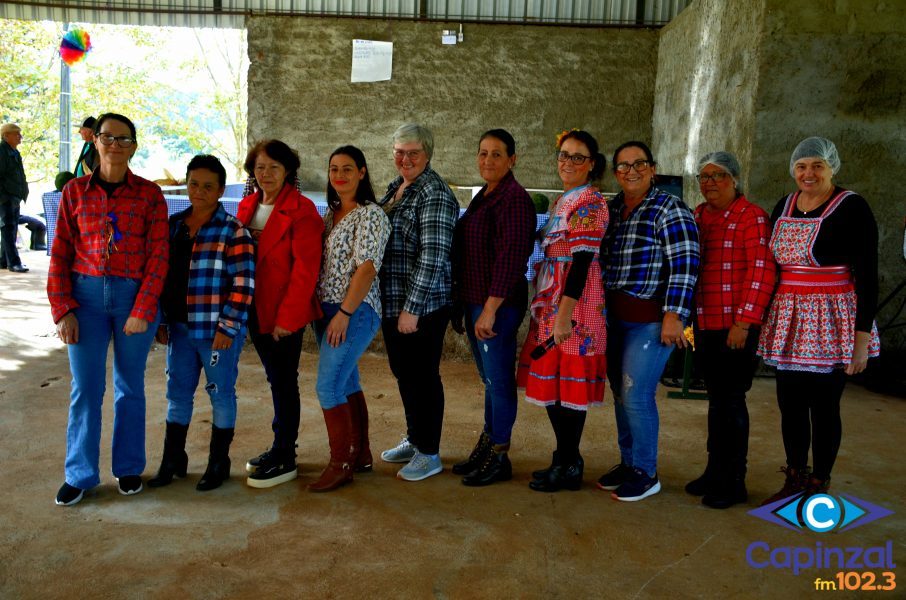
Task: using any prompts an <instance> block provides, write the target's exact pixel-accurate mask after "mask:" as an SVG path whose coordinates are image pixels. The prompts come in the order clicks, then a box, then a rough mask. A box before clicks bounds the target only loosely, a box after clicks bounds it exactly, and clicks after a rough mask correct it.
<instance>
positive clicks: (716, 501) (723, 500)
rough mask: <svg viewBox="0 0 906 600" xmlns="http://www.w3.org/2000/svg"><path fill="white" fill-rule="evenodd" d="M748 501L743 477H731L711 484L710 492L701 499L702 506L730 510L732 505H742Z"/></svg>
mask: <svg viewBox="0 0 906 600" xmlns="http://www.w3.org/2000/svg"><path fill="white" fill-rule="evenodd" d="M748 499H749V493H748V491H747V490H746V478H745V475H742V476H739V475H736V476H732V475H731V476H728V477H726V478H723V479H721V480H720V481H716V482H712V485H711V489H710V491H708V493H706V494H705V495H704V497H703V498H702V504H704V505H705V506H709V507H711V508H730V507H731V506H733V505H734V504H744V503H745V502H746V501H747V500H748Z"/></svg>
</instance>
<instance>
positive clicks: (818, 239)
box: [758, 137, 880, 504]
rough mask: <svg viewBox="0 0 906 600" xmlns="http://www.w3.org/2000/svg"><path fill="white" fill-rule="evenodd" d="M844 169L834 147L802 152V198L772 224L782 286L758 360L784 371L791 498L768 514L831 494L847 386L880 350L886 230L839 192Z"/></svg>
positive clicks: (862, 205) (806, 147)
mask: <svg viewBox="0 0 906 600" xmlns="http://www.w3.org/2000/svg"><path fill="white" fill-rule="evenodd" d="M839 168H840V157H839V155H838V154H837V148H836V147H835V146H834V144H833V142H831V141H830V140H827V139H824V138H820V137H811V138H807V139H805V140H803V141H802V142H800V143H799V145H798V146H796V149H795V150H794V151H793V155H792V157H791V158H790V175H792V176H793V178H794V179H795V180H796V185H797V186H798V188H799V190H798V191H797V192H795V193H793V194H790V195H789V196H787V197H786V198H784V199H783V200H781V201H780V202H779V203H778V204H777V206H776V207H775V208H774V212H773V214H772V215H771V220H772V222H773V224H774V230H773V234H772V235H771V241H770V246H771V251H772V252H773V254H774V259H775V260H776V261H777V264H778V266H779V267H780V272H779V285H778V287H777V291H776V293H775V295H774V300H773V302H772V304H771V308H770V311H769V313H768V316H767V319H766V321H765V325H764V328H763V329H762V332H761V339H760V340H759V344H758V354H759V355H761V357H762V358H764V362H765V363H766V364H767V365H770V366H774V367H776V368H777V403H778V404H779V406H780V417H781V430H782V434H783V445H784V448H785V450H786V463H787V464H786V467H784V468H782V469H781V470H782V471H783V472H784V473H785V474H786V481H785V483H784V485H783V488H782V489H781V490H780V491H779V492H777V493H776V494H774V495H773V496H771V497H770V498H768V499H767V500H765V501H764V503H763V504H771V503H773V502H777V501H779V500H781V499H783V498H787V497H789V496H793V495H795V494H798V493H799V492H805V493H806V494H807V495H811V494H816V493H823V492H825V491H827V489H828V487H829V486H830V478H831V469H832V468H833V466H834V461H835V460H836V458H837V451H838V450H839V448H840V440H841V437H842V424H841V420H840V396H841V395H842V394H843V387H844V385H845V384H846V376H847V375H855V374H856V373H861V372H862V371H863V370H865V367H866V364H867V362H868V359H869V358H870V357H875V356H877V355H878V352H879V349H880V342H879V340H878V331H877V327H876V326H875V324H874V318H875V312H876V310H877V302H878V225H877V223H876V222H875V218H874V215H873V214H872V211H871V208H870V207H869V206H868V203H867V202H866V201H865V199H864V198H863V197H862V196H860V195H858V194H856V193H855V192H851V191H849V190H845V189H843V188H841V187H839V186H836V185H834V183H833V181H832V178H833V176H834V174H836V172H837V171H838V170H839ZM810 445H811V449H812V458H813V460H814V463H813V464H814V468H813V469H811V470H810V468H809V467H808V466H807V463H808V452H809V446H810Z"/></svg>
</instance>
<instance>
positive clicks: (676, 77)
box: [652, 0, 764, 205]
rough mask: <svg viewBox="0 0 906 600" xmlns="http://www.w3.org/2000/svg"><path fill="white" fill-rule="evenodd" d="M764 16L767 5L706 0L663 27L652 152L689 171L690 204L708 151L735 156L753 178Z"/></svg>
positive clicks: (696, 199)
mask: <svg viewBox="0 0 906 600" xmlns="http://www.w3.org/2000/svg"><path fill="white" fill-rule="evenodd" d="M743 6H744V7H745V9H744V10H741V8H742V7H743ZM763 18H764V14H763V6H762V5H761V3H760V2H749V1H748V0H733V1H731V2H727V1H726V0H701V1H699V2H693V3H692V4H690V5H689V6H688V7H686V9H685V10H683V12H681V13H680V14H679V15H678V16H677V18H676V19H674V20H673V21H672V22H671V23H670V24H669V25H667V26H666V27H665V28H664V29H662V30H661V35H660V46H659V51H658V69H657V72H658V76H657V83H656V87H655V95H656V97H655V103H654V117H653V127H652V129H653V136H654V139H653V142H654V144H653V146H652V150H653V152H654V153H655V158H657V160H658V161H659V163H660V164H659V166H658V170H659V172H661V173H665V174H673V175H683V177H684V186H683V187H684V189H683V194H684V199H685V200H686V202H688V203H689V204H690V205H696V204H699V203H700V202H701V195H700V193H699V191H698V186H697V185H696V183H695V179H694V175H695V168H696V165H697V163H698V159H699V158H700V157H701V156H703V155H705V154H706V153H708V152H713V151H716V150H727V151H730V152H733V153H734V154H736V156H737V157H738V158H739V160H740V164H741V165H742V166H743V180H744V181H746V180H748V175H749V165H750V161H751V156H752V154H751V150H752V136H753V133H754V112H755V99H756V96H757V94H758V82H759V78H758V66H759V52H758V49H759V38H760V32H761V29H762V21H763Z"/></svg>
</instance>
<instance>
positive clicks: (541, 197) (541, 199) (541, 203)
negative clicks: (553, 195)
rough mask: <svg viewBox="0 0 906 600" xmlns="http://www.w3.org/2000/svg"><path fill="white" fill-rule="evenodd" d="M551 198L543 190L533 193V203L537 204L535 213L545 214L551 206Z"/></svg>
mask: <svg viewBox="0 0 906 600" xmlns="http://www.w3.org/2000/svg"><path fill="white" fill-rule="evenodd" d="M550 202H551V201H550V198H548V197H547V194H542V193H541V192H535V193H534V194H532V203H534V205H535V213H536V214H539V215H543V214H545V213H546V212H547V208H548V206H550Z"/></svg>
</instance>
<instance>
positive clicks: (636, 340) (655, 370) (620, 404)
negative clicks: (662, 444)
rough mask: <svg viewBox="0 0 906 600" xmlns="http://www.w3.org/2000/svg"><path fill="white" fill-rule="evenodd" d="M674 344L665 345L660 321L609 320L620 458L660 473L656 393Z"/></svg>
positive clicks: (609, 369)
mask: <svg viewBox="0 0 906 600" xmlns="http://www.w3.org/2000/svg"><path fill="white" fill-rule="evenodd" d="M672 350H673V346H665V345H664V344H662V343H661V322H660V321H656V322H654V323H634V322H631V321H622V320H620V319H614V318H610V319H608V320H607V379H609V380H610V389H611V390H613V396H614V402H613V408H614V413H615V415H616V419H617V441H618V443H619V445H620V460H621V461H622V462H623V464H626V465H629V466H630V467H638V468H639V469H642V470H643V471H645V472H646V473H648V475H649V476H654V474H655V473H656V472H657V436H658V426H659V420H658V414H657V403H656V402H655V399H654V396H655V392H657V384H658V382H659V381H660V379H661V374H662V373H663V371H664V365H666V364H667V359H668V358H669V357H670V352H671V351H672Z"/></svg>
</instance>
